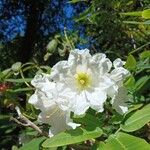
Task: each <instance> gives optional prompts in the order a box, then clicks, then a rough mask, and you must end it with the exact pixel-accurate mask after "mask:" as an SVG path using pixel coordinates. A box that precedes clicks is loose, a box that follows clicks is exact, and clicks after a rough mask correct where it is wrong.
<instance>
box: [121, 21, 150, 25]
mask: <svg viewBox="0 0 150 150" xmlns="http://www.w3.org/2000/svg"><path fill="white" fill-rule="evenodd" d="M123 23H126V24H138V25H139V24H141V25H149V24H150V20H147V21H144V22H138V21H123Z"/></svg>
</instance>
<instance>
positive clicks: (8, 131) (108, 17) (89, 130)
mask: <svg viewBox="0 0 150 150" xmlns="http://www.w3.org/2000/svg"><path fill="white" fill-rule="evenodd" d="M47 3H48V1H46V3H45V7H46V4H47ZM68 3H70V4H71V5H74V6H77V4H79V3H80V4H81V5H80V6H83V7H82V8H83V9H84V8H85V6H86V8H87V9H86V10H85V11H83V12H82V13H80V14H79V15H78V16H76V17H75V18H74V19H75V21H76V23H78V24H79V25H82V26H84V27H85V34H86V36H87V37H90V40H89V41H88V42H87V39H84V38H83V37H82V36H81V37H79V36H78V34H79V32H77V31H76V32H71V31H68V30H67V29H65V30H64V29H63V33H60V32H59V31H58V30H57V32H56V34H53V36H51V37H50V39H49V40H48V38H49V35H48V36H45V37H44V38H43V39H42V38H40V39H41V41H40V40H37V41H38V42H36V44H37V46H35V45H36V44H35V45H34V46H35V47H34V49H33V51H34V54H33V55H32V57H33V59H31V61H28V62H26V63H22V62H20V61H19V62H17V60H18V59H17V58H18V56H17V54H18V51H19V49H20V47H21V46H22V45H21V41H22V38H21V37H18V38H17V37H16V38H15V39H13V40H11V41H10V42H7V43H6V44H4V45H3V44H1V47H2V49H3V51H4V53H2V51H1V56H0V58H1V60H2V59H3V60H4V63H3V64H2V65H1V71H0V98H1V100H0V113H1V115H0V135H1V137H0V141H1V142H0V149H4V150H7V149H12V150H17V149H20V150H30V149H35V150H38V149H41V150H48V149H52V150H53V149H54V150H56V149H58V150H59V149H62V150H67V149H77V150H80V149H82V150H86V149H93V150H96V149H97V150H99V149H100V150H101V149H102V150H108V149H111V150H116V149H118V150H125V149H129V150H134V149H137V150H143V149H145V150H148V149H150V145H149V142H150V124H149V122H150V114H149V113H150V112H149V109H150V104H149V103H150V93H149V88H150V87H149V85H150V76H149V73H150V49H149V45H150V42H149V34H150V32H149V29H150V23H149V19H150V17H149V16H150V12H149V10H150V9H149V6H150V4H149V1H148V0H144V1H142V2H141V1H140V2H139V1H134V0H126V1H124V0H117V1H116V0H108V1H106V0H92V1H88V0H72V1H69V2H68ZM62 5H63V3H62ZM12 6H13V5H12ZM13 8H15V7H13ZM58 8H60V6H59V7H58ZM57 11H58V10H57ZM57 11H56V12H57ZM56 12H53V13H56ZM15 13H16V12H15ZM45 21H46V20H45ZM47 25H49V24H46V23H43V26H46V27H47ZM48 34H50V33H48ZM48 41H49V43H48ZM45 43H47V46H46V44H45ZM79 43H84V44H85V45H86V44H87V45H89V47H90V48H91V53H95V52H97V50H98V51H103V52H105V53H107V54H109V55H110V56H111V58H112V60H114V59H115V58H117V57H121V58H122V59H124V60H126V64H125V67H126V68H127V69H128V70H129V71H130V72H131V75H130V77H129V78H128V79H127V80H126V81H125V82H124V85H125V86H126V88H127V89H128V91H129V92H128V95H129V97H130V99H129V101H128V105H129V110H128V112H127V113H125V114H124V115H120V114H118V113H117V112H116V111H115V110H114V109H112V107H111V104H110V102H109V100H108V101H107V102H106V103H105V111H104V112H102V113H97V112H96V111H94V110H92V109H89V110H88V112H87V113H86V115H83V116H72V119H73V120H74V122H76V123H80V124H81V127H79V128H77V129H75V130H69V131H68V130H67V131H64V132H61V133H59V134H57V135H56V136H54V137H52V138H47V137H43V136H41V135H39V133H38V132H37V131H35V130H33V129H31V128H29V127H22V126H21V125H18V124H16V123H15V122H13V121H12V120H10V119H12V117H17V113H16V110H15V107H16V106H19V108H20V109H21V112H22V114H23V115H24V116H26V117H27V118H28V119H30V120H31V121H32V122H34V123H35V125H37V126H39V127H40V128H41V129H42V130H44V131H45V132H48V128H49V127H48V126H47V125H45V124H40V123H39V122H37V121H36V120H37V114H38V113H39V112H38V111H37V110H36V109H35V108H34V107H33V106H32V105H30V104H29V103H28V98H29V97H30V95H31V94H32V93H33V91H34V88H33V87H32V85H31V84H30V82H31V80H32V78H33V77H34V76H35V74H38V73H50V72H51V66H53V65H54V64H55V63H56V62H57V61H59V60H63V59H66V58H67V57H68V54H69V52H70V50H71V49H74V48H75V47H76V46H77V44H79ZM43 45H44V47H46V48H45V52H43ZM11 49H13V51H12V50H11ZM96 49H97V50H96ZM10 51H11V53H9V52H10ZM12 56H13V57H12ZM32 57H31V58H32ZM8 59H10V60H8ZM8 61H9V64H12V65H11V67H10V68H7V67H8V65H7V62H8ZM14 62H15V63H14ZM3 68H7V69H5V70H4V69H3Z"/></svg>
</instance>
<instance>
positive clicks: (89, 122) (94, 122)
mask: <svg viewBox="0 0 150 150" xmlns="http://www.w3.org/2000/svg"><path fill="white" fill-rule="evenodd" d="M73 120H74V121H75V122H77V123H80V124H82V125H86V126H92V127H98V126H101V125H102V122H101V121H100V120H99V119H98V118H96V117H95V116H93V115H90V114H86V115H85V116H84V117H80V118H74V119H73Z"/></svg>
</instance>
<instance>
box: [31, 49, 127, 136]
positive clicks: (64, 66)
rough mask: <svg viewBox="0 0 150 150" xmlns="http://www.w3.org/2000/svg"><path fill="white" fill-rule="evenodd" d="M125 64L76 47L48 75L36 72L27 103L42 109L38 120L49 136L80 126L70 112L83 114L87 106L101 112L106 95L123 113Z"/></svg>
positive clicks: (125, 96) (125, 94)
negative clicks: (48, 131)
mask: <svg viewBox="0 0 150 150" xmlns="http://www.w3.org/2000/svg"><path fill="white" fill-rule="evenodd" d="M124 64H125V62H123V61H121V59H119V58H118V59H116V60H115V61H114V62H113V63H112V62H111V61H110V60H109V59H108V58H106V55H105V54H102V53H97V54H95V55H93V56H91V55H90V53H89V50H88V49H84V50H78V49H75V50H72V51H71V52H70V55H69V58H68V60H67V61H60V62H58V63H57V64H56V65H55V66H53V68H52V70H51V74H50V75H49V74H42V75H36V76H35V77H34V79H33V80H32V82H31V83H32V85H33V86H34V87H35V88H36V91H35V93H34V94H33V95H32V96H31V97H30V99H29V103H31V104H33V105H34V106H35V107H36V108H37V109H40V110H41V113H40V114H39V117H38V119H39V121H41V122H43V123H47V124H50V125H51V128H50V136H53V135H54V134H56V133H58V132H61V131H64V130H65V129H69V128H73V129H75V128H76V127H77V126H80V124H76V123H73V120H72V119H71V118H70V114H71V112H73V113H74V114H75V115H82V114H84V113H85V112H86V111H87V110H88V108H89V107H90V108H92V109H94V110H96V111H98V112H102V111H103V109H104V108H103V105H104V103H105V101H106V99H107V98H108V97H109V98H111V103H112V106H113V108H114V109H116V111H117V112H119V113H125V112H126V111H127V105H126V103H125V102H126V101H127V91H126V89H125V88H124V87H123V80H124V79H125V78H126V77H127V76H128V75H129V72H128V71H127V70H126V69H125V68H123V65H124Z"/></svg>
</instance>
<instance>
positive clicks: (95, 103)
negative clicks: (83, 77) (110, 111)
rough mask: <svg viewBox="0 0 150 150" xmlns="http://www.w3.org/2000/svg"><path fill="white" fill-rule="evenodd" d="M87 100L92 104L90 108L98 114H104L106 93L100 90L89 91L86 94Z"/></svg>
mask: <svg viewBox="0 0 150 150" xmlns="http://www.w3.org/2000/svg"><path fill="white" fill-rule="evenodd" d="M86 96H87V99H88V100H89V102H90V107H91V108H93V109H94V110H96V111H98V112H102V111H103V110H104V109H103V104H104V102H105V101H106V99H107V96H106V93H105V92H104V91H101V90H99V89H94V90H88V91H87V92H86Z"/></svg>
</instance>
